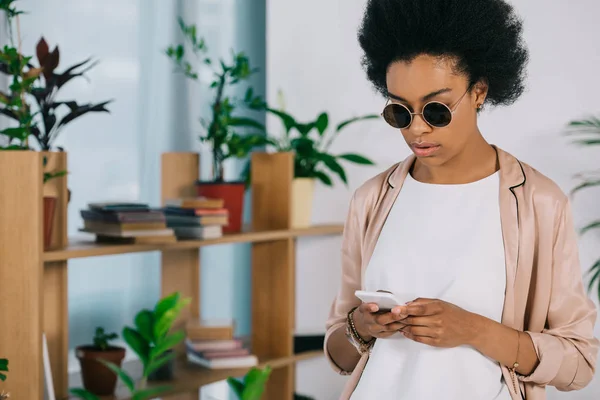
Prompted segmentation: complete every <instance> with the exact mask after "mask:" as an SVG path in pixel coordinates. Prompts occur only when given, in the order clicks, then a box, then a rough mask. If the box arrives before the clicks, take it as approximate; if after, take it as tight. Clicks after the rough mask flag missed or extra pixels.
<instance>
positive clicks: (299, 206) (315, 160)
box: [244, 106, 379, 228]
mask: <svg viewBox="0 0 600 400" xmlns="http://www.w3.org/2000/svg"><path fill="white" fill-rule="evenodd" d="M265 110H266V111H267V112H268V113H269V114H272V115H274V116H276V117H277V118H278V119H280V120H281V122H282V125H283V134H282V135H277V136H271V135H267V138H268V142H269V144H270V145H271V146H272V147H273V148H274V150H275V151H276V152H288V151H289V152H293V153H294V180H293V183H292V228H304V227H307V226H309V225H310V222H311V215H312V203H313V192H314V185H315V182H316V181H320V182H321V183H323V184H325V185H326V186H330V187H331V186H333V179H332V177H331V174H335V175H337V176H338V177H339V179H340V180H341V181H342V182H343V183H344V184H346V185H347V184H348V179H347V176H346V171H345V169H344V167H343V166H342V164H341V163H340V161H342V160H343V161H346V162H351V163H354V164H360V165H374V163H373V161H371V160H370V159H368V158H367V157H365V156H362V155H359V154H356V153H345V154H334V153H332V152H331V150H330V148H331V145H332V143H333V142H334V141H335V139H336V138H337V137H338V135H339V134H340V133H341V132H342V131H343V130H344V129H345V128H347V127H348V126H350V125H352V124H354V123H356V122H359V121H364V120H369V119H376V118H379V116H378V115H364V116H360V117H353V118H350V119H348V120H345V121H342V122H340V123H339V124H338V125H337V126H336V127H335V129H329V127H330V126H329V115H328V113H326V112H322V113H320V114H319V115H318V116H317V117H316V119H315V120H313V121H309V122H306V123H305V122H298V121H297V120H296V119H295V118H294V117H293V116H292V115H290V114H289V113H287V112H285V111H283V110H280V109H274V108H271V107H268V106H267V107H265ZM244 175H245V176H246V180H247V181H248V180H249V176H250V171H249V168H248V167H247V168H246V170H245V172H244Z"/></svg>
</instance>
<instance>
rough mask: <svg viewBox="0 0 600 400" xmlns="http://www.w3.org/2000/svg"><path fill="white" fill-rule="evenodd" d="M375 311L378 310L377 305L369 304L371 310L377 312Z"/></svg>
mask: <svg viewBox="0 0 600 400" xmlns="http://www.w3.org/2000/svg"><path fill="white" fill-rule="evenodd" d="M377 311H379V307H377V306H371V312H377Z"/></svg>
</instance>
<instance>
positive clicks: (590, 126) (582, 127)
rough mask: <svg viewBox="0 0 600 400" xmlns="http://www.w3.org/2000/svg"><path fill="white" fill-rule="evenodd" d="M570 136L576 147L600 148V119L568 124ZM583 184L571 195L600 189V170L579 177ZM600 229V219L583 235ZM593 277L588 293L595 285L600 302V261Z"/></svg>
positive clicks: (592, 272) (583, 232)
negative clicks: (591, 189)
mask: <svg viewBox="0 0 600 400" xmlns="http://www.w3.org/2000/svg"><path fill="white" fill-rule="evenodd" d="M566 134H567V135H569V136H577V138H576V139H575V140H574V141H573V142H574V143H575V144H576V145H579V146H584V147H589V146H600V118H598V117H593V116H592V117H588V118H584V119H580V120H573V121H571V122H570V123H569V124H568V129H567V132H566ZM578 178H579V179H580V180H581V183H580V184H579V185H577V186H576V187H575V188H574V189H573V190H572V191H571V195H574V194H575V193H577V192H579V191H581V190H583V189H589V188H593V187H600V169H599V170H596V171H591V172H586V173H582V174H579V175H578ZM596 229H600V219H599V220H597V221H593V222H591V223H589V224H588V225H586V226H585V227H583V228H582V229H581V234H582V235H583V234H585V233H587V232H590V231H592V230H596ZM588 273H589V274H590V275H591V279H590V283H589V286H588V291H591V290H592V289H593V287H594V285H596V286H597V289H598V293H597V294H598V299H599V300H600V259H598V260H596V262H595V263H594V264H593V265H592V267H591V268H590V270H589V272H588Z"/></svg>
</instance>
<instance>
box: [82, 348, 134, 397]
mask: <svg viewBox="0 0 600 400" xmlns="http://www.w3.org/2000/svg"><path fill="white" fill-rule="evenodd" d="M75 354H76V355H77V358H78V359H79V364H80V365H81V378H82V380H83V387H84V388H85V389H86V390H88V391H90V392H92V393H94V394H95V395H97V396H109V395H111V394H113V393H114V392H115V388H116V387H117V375H116V374H115V373H114V372H112V371H111V370H110V369H108V368H107V367H106V366H105V365H104V364H102V363H100V362H99V361H98V359H103V360H106V361H109V362H111V363H113V364H115V365H117V366H119V367H121V364H122V362H123V359H124V358H125V349H124V348H123V347H117V346H115V347H109V348H108V349H107V350H104V351H103V350H98V349H96V348H95V347H93V346H79V347H77V349H76V352H75Z"/></svg>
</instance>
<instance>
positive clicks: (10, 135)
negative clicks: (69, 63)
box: [0, 0, 41, 150]
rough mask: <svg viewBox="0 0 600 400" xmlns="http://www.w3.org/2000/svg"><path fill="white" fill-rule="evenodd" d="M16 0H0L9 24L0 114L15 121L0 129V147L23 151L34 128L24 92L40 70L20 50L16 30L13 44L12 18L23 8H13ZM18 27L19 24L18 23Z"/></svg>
mask: <svg viewBox="0 0 600 400" xmlns="http://www.w3.org/2000/svg"><path fill="white" fill-rule="evenodd" d="M13 3H15V0H0V10H2V11H4V13H5V16H6V21H7V25H8V32H9V38H10V45H5V46H4V47H3V48H2V49H1V50H0V72H2V73H3V74H5V75H8V77H9V91H10V92H9V93H3V92H1V91H0V114H1V115H4V116H6V117H8V118H10V119H12V120H14V121H15V122H16V123H17V124H16V126H10V127H8V128H5V129H3V130H1V131H0V135H2V136H3V137H5V138H6V139H7V140H6V141H7V144H6V145H4V146H0V150H25V149H27V148H28V144H29V142H28V138H29V136H30V135H31V134H32V133H33V132H34V131H35V129H37V127H36V124H35V121H34V114H32V112H31V107H30V105H29V104H28V103H27V98H26V96H27V94H28V93H30V92H31V88H32V87H33V85H34V83H35V81H36V80H37V78H38V77H39V75H40V73H41V70H40V69H39V68H33V67H31V66H30V64H29V61H30V60H31V57H28V56H23V54H22V53H21V51H20V49H21V36H20V32H17V41H18V43H17V44H15V39H14V33H13V19H17V20H18V18H19V15H21V14H23V11H19V10H17V9H16V8H15V7H14V4H13ZM17 26H18V24H17Z"/></svg>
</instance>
